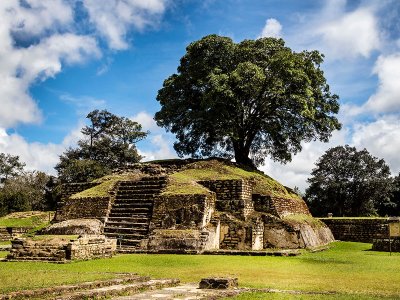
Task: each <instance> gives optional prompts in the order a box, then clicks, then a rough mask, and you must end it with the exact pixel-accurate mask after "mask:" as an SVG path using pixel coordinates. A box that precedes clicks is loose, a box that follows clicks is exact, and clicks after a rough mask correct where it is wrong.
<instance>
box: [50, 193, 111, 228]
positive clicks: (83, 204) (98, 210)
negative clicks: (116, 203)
mask: <svg viewBox="0 0 400 300" xmlns="http://www.w3.org/2000/svg"><path fill="white" fill-rule="evenodd" d="M57 206H58V208H57V212H56V216H55V218H54V220H55V221H56V222H62V221H66V220H71V219H98V220H100V221H102V222H104V220H105V218H106V216H107V215H108V212H109V210H110V207H111V198H110V197H88V198H74V199H71V198H67V199H63V200H62V202H60V203H59V204H58V205H57Z"/></svg>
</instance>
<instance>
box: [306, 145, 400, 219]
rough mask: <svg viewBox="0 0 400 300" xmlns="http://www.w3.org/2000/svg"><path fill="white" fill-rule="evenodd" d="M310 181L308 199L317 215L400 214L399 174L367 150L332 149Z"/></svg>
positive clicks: (341, 147) (310, 206)
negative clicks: (394, 175)
mask: <svg viewBox="0 0 400 300" xmlns="http://www.w3.org/2000/svg"><path fill="white" fill-rule="evenodd" d="M308 182H309V183H310V186H309V187H308V189H307V190H306V195H305V198H306V201H307V203H308V205H309V208H310V210H311V212H312V214H313V215H315V216H326V215H327V214H328V213H332V214H333V215H334V216H377V215H380V216H399V215H400V174H399V175H398V176H396V177H394V178H393V177H391V173H390V169H389V166H388V165H387V164H386V163H385V161H384V160H383V159H378V158H376V157H374V156H372V155H371V154H370V153H369V152H368V151H367V150H366V149H363V150H360V151H358V150H357V149H356V148H355V147H350V146H348V145H346V146H338V147H334V148H331V149H329V150H328V151H326V153H325V154H324V155H322V156H321V157H320V158H319V160H318V161H317V163H316V168H315V169H313V170H312V172H311V177H310V178H309V179H308Z"/></svg>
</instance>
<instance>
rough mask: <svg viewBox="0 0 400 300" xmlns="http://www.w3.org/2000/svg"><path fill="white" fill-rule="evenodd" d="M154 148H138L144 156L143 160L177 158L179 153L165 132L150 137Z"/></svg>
mask: <svg viewBox="0 0 400 300" xmlns="http://www.w3.org/2000/svg"><path fill="white" fill-rule="evenodd" d="M149 138H150V142H151V145H152V148H154V150H147V149H146V150H141V149H138V152H139V154H140V155H142V156H143V157H144V159H143V161H151V160H158V159H169V158H176V157H177V155H176V153H175V151H174V150H173V148H172V147H171V145H172V143H171V140H170V139H169V138H168V137H167V136H166V135H164V134H156V135H152V136H150V137H149Z"/></svg>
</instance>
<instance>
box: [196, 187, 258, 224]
mask: <svg viewBox="0 0 400 300" xmlns="http://www.w3.org/2000/svg"><path fill="white" fill-rule="evenodd" d="M198 183H200V184H201V185H203V186H205V187H206V188H208V189H209V190H211V191H213V192H215V193H216V195H217V201H216V210H217V211H221V212H229V213H231V214H233V215H235V216H236V217H237V218H240V219H245V218H247V216H249V215H250V214H251V213H252V212H253V211H254V206H253V201H252V191H253V188H252V185H251V183H250V182H248V181H245V180H210V181H199V182H198Z"/></svg>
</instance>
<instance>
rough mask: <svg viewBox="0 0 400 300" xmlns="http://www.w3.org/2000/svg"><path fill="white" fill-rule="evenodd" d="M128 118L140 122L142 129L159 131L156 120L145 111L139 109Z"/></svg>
mask: <svg viewBox="0 0 400 300" xmlns="http://www.w3.org/2000/svg"><path fill="white" fill-rule="evenodd" d="M130 119H131V120H133V121H135V122H138V123H139V124H141V125H142V128H143V130H149V131H150V132H155V131H156V132H157V131H158V132H159V131H161V128H160V127H158V126H157V124H156V121H154V119H153V115H151V114H149V113H148V112H146V111H141V112H139V113H137V114H136V115H134V116H133V117H131V118H130Z"/></svg>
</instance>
